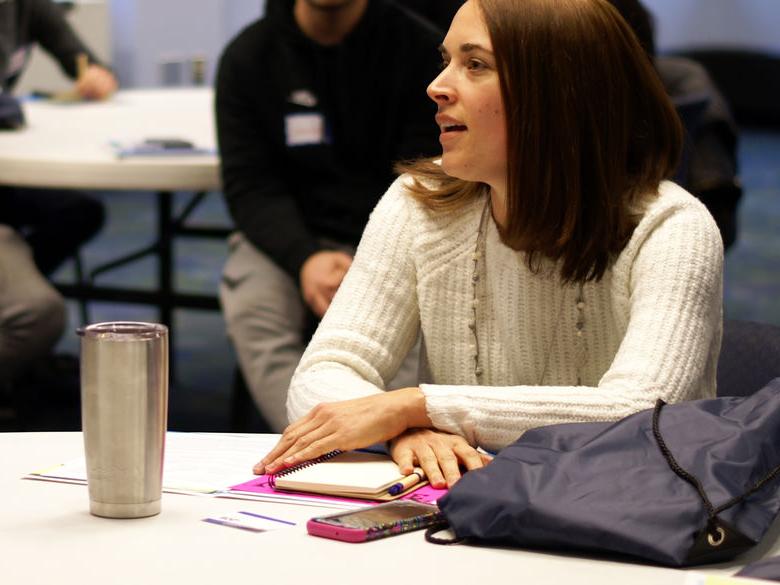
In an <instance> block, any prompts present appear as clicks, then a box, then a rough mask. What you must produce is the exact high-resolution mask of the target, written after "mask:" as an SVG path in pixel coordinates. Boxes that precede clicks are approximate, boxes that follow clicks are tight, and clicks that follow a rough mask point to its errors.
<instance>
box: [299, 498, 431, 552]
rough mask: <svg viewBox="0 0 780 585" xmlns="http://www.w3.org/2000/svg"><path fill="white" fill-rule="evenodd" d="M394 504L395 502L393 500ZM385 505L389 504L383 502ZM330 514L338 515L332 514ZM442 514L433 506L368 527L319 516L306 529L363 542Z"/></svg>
mask: <svg viewBox="0 0 780 585" xmlns="http://www.w3.org/2000/svg"><path fill="white" fill-rule="evenodd" d="M393 504H396V502H393ZM383 505H385V506H387V505H391V504H383ZM332 516H338V515H337V514H334V515H332ZM441 520H442V516H441V514H440V513H439V512H438V510H436V508H433V510H421V511H420V513H419V514H417V515H415V516H410V517H408V518H404V519H399V520H395V521H393V522H386V523H380V524H376V525H374V526H372V527H370V528H353V527H350V526H339V525H336V524H328V523H326V522H320V521H319V518H312V519H311V520H309V521H308V522H307V523H306V530H307V531H308V533H309V534H311V535H313V536H322V537H324V538H332V539H335V540H342V541H344V542H365V541H367V540H376V539H377V538H384V537H386V536H393V535H395V534H401V533H403V532H411V531H412V530H419V529H421V528H425V527H427V526H431V525H433V524H436V523H438V522H441Z"/></svg>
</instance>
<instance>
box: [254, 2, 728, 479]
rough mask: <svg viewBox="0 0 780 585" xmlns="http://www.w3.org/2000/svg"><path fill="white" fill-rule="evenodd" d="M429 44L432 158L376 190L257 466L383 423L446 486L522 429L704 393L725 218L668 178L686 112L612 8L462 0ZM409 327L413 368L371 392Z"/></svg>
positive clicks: (712, 354)
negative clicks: (280, 426) (417, 377)
mask: <svg viewBox="0 0 780 585" xmlns="http://www.w3.org/2000/svg"><path fill="white" fill-rule="evenodd" d="M441 51H442V57H443V69H442V72H441V74H440V75H439V76H438V77H437V78H436V79H435V80H434V81H433V82H432V83H431V85H430V86H429V88H428V94H429V96H430V97H431V99H433V100H434V101H435V102H436V104H437V106H438V114H437V115H436V121H437V123H438V125H439V126H440V129H441V136H440V141H441V144H442V150H443V152H442V157H441V160H440V161H422V162H417V163H414V164H411V165H408V166H407V167H405V170H406V171H407V172H406V174H404V175H403V176H401V177H400V178H399V179H398V180H397V181H396V182H395V183H394V184H393V185H392V186H391V187H390V189H389V190H388V192H387V194H386V195H385V196H384V198H383V199H382V201H381V202H380V203H379V204H378V206H377V208H376V209H375V210H374V212H373V215H372V217H371V220H370V221H369V224H368V226H367V227H366V231H365V233H364V235H363V239H362V241H361V244H360V247H359V249H358V252H357V254H356V256H355V260H354V263H353V265H352V267H351V269H350V271H349V273H348V275H347V277H346V278H345V280H344V283H343V284H342V286H341V288H340V289H339V291H338V294H337V295H336V297H335V299H334V301H333V304H332V305H331V308H330V309H329V311H328V313H327V314H326V315H325V318H324V319H323V321H322V324H321V325H320V328H319V329H318V331H317V333H316V334H315V336H314V338H313V339H312V342H311V344H310V345H309V347H308V349H307V350H306V353H305V354H304V356H303V359H302V360H301V363H300V365H299V367H298V370H297V372H296V375H295V377H294V378H293V381H292V384H291V387H290V391H289V397H288V403H287V405H288V413H289V415H290V418H291V420H293V421H295V422H293V423H292V424H291V425H290V426H289V427H288V428H287V430H286V431H285V432H284V434H283V436H282V439H281V440H280V442H279V444H278V445H277V446H276V447H275V448H274V449H273V450H272V451H271V453H269V454H268V455H267V456H266V457H265V458H264V459H263V460H262V461H261V462H260V463H258V465H257V466H256V468H255V471H256V472H274V471H277V470H278V469H280V468H282V467H285V466H288V465H294V464H295V463H298V462H300V461H302V460H306V459H311V458H313V457H317V456H319V455H321V454H323V453H326V452H328V451H331V450H333V449H342V450H347V449H355V448H360V447H365V446H367V445H370V444H373V443H376V442H379V441H390V453H391V455H392V456H393V458H394V459H395V460H396V462H398V464H399V465H400V467H401V468H402V471H404V472H411V469H412V465H413V464H416V465H420V466H421V467H422V468H423V469H424V470H425V472H426V474H427V476H428V479H429V480H430V481H431V483H432V484H433V485H434V486H443V485H444V484H445V483H446V484H448V485H452V484H453V483H454V482H455V481H457V479H458V478H459V477H460V469H459V468H460V467H461V466H462V467H465V468H466V469H473V468H476V467H480V466H481V465H483V464H484V462H485V457H484V456H483V455H482V453H481V452H480V451H477V448H478V447H481V448H483V449H487V450H498V449H500V448H502V447H503V446H505V445H507V444H508V443H510V442H512V441H514V440H515V439H517V437H519V436H520V435H521V434H522V433H523V432H525V431H526V430H528V429H530V428H534V427H538V426H542V425H549V424H554V423H561V422H577V421H602V420H615V419H619V418H622V417H624V416H627V415H629V414H632V413H634V412H636V411H639V410H641V409H645V408H649V407H651V406H652V405H653V404H654V402H655V401H656V399H657V398H663V399H664V400H666V401H667V402H677V401H680V400H689V399H695V398H703V397H707V396H712V395H714V391H715V367H716V362H717V357H718V350H719V346H720V336H721V321H722V319H721V288H722V257H723V250H722V245H721V241H720V236H719V234H718V230H717V227H716V226H715V224H714V223H713V221H712V219H711V217H710V216H709V214H708V213H707V211H706V209H705V208H704V207H703V206H702V205H701V204H700V203H699V202H698V201H697V200H696V199H695V198H693V197H692V196H691V195H690V194H688V193H687V192H686V191H684V190H683V189H681V188H680V187H678V186H677V185H675V184H673V183H671V182H668V181H665V180H664V179H665V178H667V177H669V176H671V175H672V174H673V172H674V170H675V166H676V164H677V159H678V157H679V154H680V149H681V141H682V138H681V129H680V123H679V121H678V119H677V116H676V114H675V112H674V108H673V106H672V105H671V104H670V103H669V100H668V98H667V97H666V94H665V92H664V89H663V86H662V85H661V83H660V81H659V80H658V77H657V75H656V73H655V71H654V69H653V67H652V64H651V63H650V61H649V59H648V57H647V55H646V54H645V51H644V50H643V49H642V48H641V46H640V45H639V43H638V42H637V40H636V37H635V36H634V34H633V33H632V32H631V30H630V28H629V27H628V25H626V23H625V22H624V21H623V20H622V18H621V17H620V16H619V15H618V13H617V12H616V11H615V9H614V8H613V7H612V6H611V5H610V4H609V2H607V1H606V0H524V1H523V2H515V1H511V0H469V1H468V2H466V3H465V4H464V6H463V7H462V8H461V9H460V10H459V11H458V13H457V15H456V16H455V18H454V20H453V22H452V26H451V27H450V30H449V33H448V34H447V37H446V38H445V40H444V43H443V45H442V47H441ZM367 99H370V92H367ZM377 115H381V112H378V113H377ZM418 332H421V333H422V338H423V350H424V352H423V365H424V366H425V368H424V369H425V371H424V372H421V384H420V385H419V387H414V388H404V389H401V390H396V391H393V392H385V391H384V388H385V383H386V382H387V380H389V379H390V378H392V376H393V373H394V372H395V369H396V368H397V367H398V365H399V363H400V361H401V360H402V359H403V356H404V355H406V352H407V350H408V349H409V347H410V346H411V345H412V344H413V343H414V340H415V338H416V337H417V334H418Z"/></svg>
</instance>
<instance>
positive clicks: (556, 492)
mask: <svg viewBox="0 0 780 585" xmlns="http://www.w3.org/2000/svg"><path fill="white" fill-rule="evenodd" d="M439 507H440V509H441V511H442V513H443V515H444V517H445V518H446V520H447V522H448V524H449V526H450V529H451V531H452V532H454V533H455V535H456V539H455V540H456V541H457V540H461V539H468V540H474V541H475V542H483V543H496V544H513V545H516V546H522V547H533V548H539V547H542V548H552V549H558V550H572V551H579V552H593V553H600V554H604V553H609V554H619V555H629V556H631V557H636V558H640V559H644V560H648V561H652V562H655V563H660V564H663V565H669V566H685V565H696V564H703V563H714V562H721V561H725V560H728V559H731V558H733V557H735V556H737V555H738V554H740V553H742V552H744V551H746V550H748V549H749V548H751V547H753V546H754V545H755V544H757V543H758V541H759V540H761V538H762V536H763V535H764V534H765V533H766V531H767V529H768V528H769V526H770V525H771V524H772V522H773V521H774V519H775V518H776V517H777V515H778V511H779V510H780V378H777V379H775V380H774V381H772V382H771V383H770V384H769V385H767V386H766V387H764V388H763V389H761V390H760V391H758V392H756V393H755V394H753V395H751V396H748V397H730V398H715V399H711V400H697V401H692V402H683V403H679V404H674V405H668V406H664V403H663V402H662V401H660V400H659V402H658V404H657V405H656V408H655V409H649V410H645V411H642V412H639V413H636V414H634V415H632V416H629V417H626V418H624V419H622V420H620V421H618V422H613V423H571V424H560V425H553V426H548V427H541V428H538V429H533V430H531V431H528V432H526V433H525V434H524V435H523V436H522V437H521V438H520V439H518V440H517V441H516V442H515V443H513V444H511V445H509V446H508V447H506V448H505V449H503V450H502V451H501V452H500V453H499V454H498V455H497V456H496V458H495V459H494V460H493V461H492V462H491V463H490V464H489V465H487V466H486V467H484V468H482V469H478V470H475V471H471V472H469V473H467V474H465V475H464V476H463V478H462V479H461V480H460V481H459V482H458V483H457V484H455V486H453V488H452V489H451V490H450V491H449V493H448V494H447V495H446V496H445V497H443V498H442V499H441V500H439ZM438 530H441V528H436V529H431V530H429V531H428V533H427V534H426V538H427V539H428V540H429V541H431V542H435V543H437V544H449V543H452V542H453V540H452V539H449V540H447V539H443V538H438V537H436V536H435V534H436V533H437V531H438Z"/></svg>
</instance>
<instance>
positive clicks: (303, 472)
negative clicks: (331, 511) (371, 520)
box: [273, 451, 428, 501]
mask: <svg viewBox="0 0 780 585" xmlns="http://www.w3.org/2000/svg"><path fill="white" fill-rule="evenodd" d="M424 478H425V476H424V474H423V472H422V470H421V469H419V468H415V472H414V473H413V474H412V475H410V476H405V475H403V474H401V472H400V471H399V470H398V465H396V463H395V462H394V461H393V460H392V459H390V457H389V456H387V455H382V454H379V453H365V452H362V451H348V452H340V451H333V452H331V453H328V454H327V455H323V456H322V457H319V458H317V459H314V460H312V461H306V462H305V463H301V464H299V465H295V466H293V467H290V468H288V469H284V470H282V471H280V472H278V473H275V474H274V475H273V487H274V489H277V490H282V491H294V492H309V493H314V494H327V495H331V496H342V497H347V498H361V499H367V500H381V501H385V500H395V499H396V498H400V497H401V496H404V495H406V494H408V493H409V492H412V491H414V490H416V489H417V488H419V487H422V486H424V485H425V484H427V483H428V482H427V480H425V479H424ZM394 486H398V487H396V488H395V489H391V488H393V487H394ZM396 490H400V491H397V493H396Z"/></svg>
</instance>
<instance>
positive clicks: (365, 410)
mask: <svg viewBox="0 0 780 585" xmlns="http://www.w3.org/2000/svg"><path fill="white" fill-rule="evenodd" d="M430 424H431V421H430V419H429V418H428V415H427V414H426V413H425V396H424V395H423V393H422V391H421V390H420V389H419V388H403V389H401V390H393V391H390V392H382V393H381V394H374V395H372V396H365V397H363V398H355V399H353V400H343V401H341V402H330V403H324V404H320V405H318V406H316V407H314V408H313V409H312V410H311V411H310V412H309V413H308V414H307V415H306V416H304V417H303V418H301V419H299V420H297V421H296V422H294V423H293V424H291V425H290V426H289V427H287V428H286V429H285V430H284V433H283V434H282V438H281V439H280V440H279V443H277V445H276V447H274V448H273V449H272V450H271V452H270V453H268V455H266V456H265V457H264V458H263V460H262V461H260V462H259V463H258V464H257V465H255V467H254V472H255V473H257V474H262V473H274V472H276V471H277V470H279V469H280V468H283V467H290V466H292V465H295V464H297V463H300V462H302V461H306V460H308V459H314V458H316V457H319V456H320V455H324V454H325V453H328V452H330V451H333V450H334V449H340V450H342V451H350V450H352V449H360V448H361V447H367V446H369V445H373V444H374V443H379V442H381V441H387V440H389V439H392V438H393V437H396V436H398V435H400V434H401V433H403V432H404V431H405V430H406V429H407V428H409V427H413V426H415V427H423V426H427V425H430Z"/></svg>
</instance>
